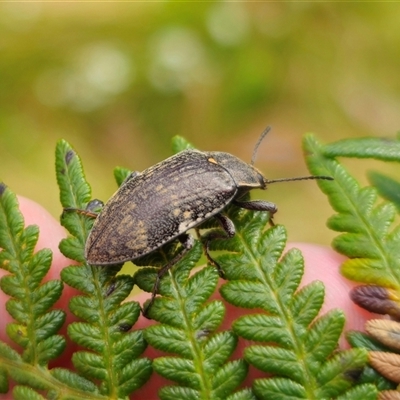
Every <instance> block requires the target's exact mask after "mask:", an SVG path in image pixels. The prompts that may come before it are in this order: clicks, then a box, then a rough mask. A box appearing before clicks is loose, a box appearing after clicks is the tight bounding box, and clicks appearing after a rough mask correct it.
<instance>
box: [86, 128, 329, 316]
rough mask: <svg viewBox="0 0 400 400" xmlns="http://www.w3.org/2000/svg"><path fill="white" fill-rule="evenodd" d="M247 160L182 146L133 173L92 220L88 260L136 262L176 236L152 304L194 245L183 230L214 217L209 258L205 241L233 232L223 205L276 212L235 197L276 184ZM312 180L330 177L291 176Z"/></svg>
mask: <svg viewBox="0 0 400 400" xmlns="http://www.w3.org/2000/svg"><path fill="white" fill-rule="evenodd" d="M266 132H267V131H265V132H264V134H263V136H265V134H266ZM260 141H261V139H260ZM260 141H259V143H260ZM259 143H258V144H259ZM258 144H257V146H256V149H257V147H258ZM256 149H255V151H256ZM254 154H255V153H254ZM253 158H254V156H253ZM252 163H253V161H252ZM252 163H251V164H248V163H246V162H244V161H242V160H240V159H239V158H237V157H235V156H233V155H231V154H229V153H223V152H213V151H212V152H202V151H198V150H184V151H182V152H180V153H178V154H176V155H174V156H172V157H170V158H168V159H166V160H164V161H161V162H160V163H158V164H156V165H154V166H152V167H150V168H148V169H146V170H145V171H143V172H142V173H137V172H135V173H132V174H131V175H130V176H129V177H128V178H127V179H126V180H125V181H124V182H123V184H122V185H121V187H120V188H119V189H118V191H117V192H116V193H115V194H114V195H113V196H112V197H111V199H110V200H109V201H108V202H107V203H106V205H105V206H104V208H103V209H102V210H101V212H100V214H99V215H98V217H97V218H96V220H95V222H94V225H93V228H92V231H91V232H90V234H89V237H88V239H87V242H86V247H85V258H86V260H87V262H88V263H89V264H91V265H109V264H119V263H123V262H125V261H130V260H135V259H137V258H139V257H142V256H144V255H146V254H149V253H151V252H152V251H154V250H157V249H159V248H160V247H161V246H163V245H164V244H166V243H167V242H170V241H172V240H174V239H178V238H179V240H180V241H181V242H182V244H183V246H184V250H183V251H182V252H181V253H180V254H179V255H178V256H177V257H176V258H175V259H173V260H171V261H170V262H169V263H168V264H167V265H166V266H164V267H163V268H161V270H160V272H159V274H158V279H157V282H156V283H155V286H154V289H153V298H152V301H151V302H150V304H151V303H152V302H153V300H154V296H155V295H156V292H157V287H158V283H159V279H160V278H161V276H162V275H163V274H164V273H165V272H166V271H167V270H168V269H169V268H170V267H171V266H172V265H174V264H175V263H176V262H177V261H178V259H179V258H181V257H182V255H183V253H184V252H185V251H187V250H188V249H189V248H190V247H191V246H192V245H193V238H192V237H191V236H190V235H188V234H187V233H186V232H187V231H188V230H189V229H191V228H194V227H196V226H197V225H200V224H201V223H203V222H204V221H206V220H208V219H209V218H212V217H215V218H217V219H218V221H219V222H220V224H221V226H222V228H223V232H222V231H221V233H216V232H215V231H214V232H213V233H211V234H209V235H208V236H207V239H206V255H207V257H208V258H209V260H210V261H211V262H213V260H212V258H211V257H210V256H209V254H208V243H209V241H210V240H212V239H215V238H229V237H232V236H233V235H234V234H235V227H234V225H233V223H232V222H231V221H230V220H229V219H228V218H227V217H226V216H224V215H223V214H222V212H223V210H224V208H225V207H226V206H227V205H228V204H230V203H234V204H235V205H237V206H238V207H243V208H246V209H251V210H259V211H268V212H270V213H271V215H273V214H274V213H275V212H276V211H277V207H276V206H275V204H273V203H270V202H267V201H261V200H258V201H245V202H244V201H240V199H241V197H242V196H243V195H244V194H246V193H247V192H249V191H250V190H252V189H257V188H258V189H265V188H266V186H267V184H268V183H272V182H275V181H274V180H267V179H266V178H265V177H264V176H263V175H262V174H261V173H260V172H259V171H258V170H257V169H256V168H255V167H254V166H253V165H252ZM313 178H318V179H329V178H328V177H315V176H311V177H302V178H293V179H295V180H296V179H313ZM293 179H289V180H293ZM214 264H215V265H216V263H215V262H214ZM216 266H217V267H218V269H219V272H220V273H222V271H221V269H220V268H219V266H218V265H216ZM147 310H148V308H147Z"/></svg>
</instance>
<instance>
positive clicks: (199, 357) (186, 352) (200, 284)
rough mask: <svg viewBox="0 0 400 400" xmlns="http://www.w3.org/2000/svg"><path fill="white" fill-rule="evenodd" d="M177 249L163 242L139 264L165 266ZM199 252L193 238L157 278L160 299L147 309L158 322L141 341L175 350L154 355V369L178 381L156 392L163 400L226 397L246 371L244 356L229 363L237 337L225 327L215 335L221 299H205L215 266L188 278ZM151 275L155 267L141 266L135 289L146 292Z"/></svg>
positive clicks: (211, 288)
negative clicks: (185, 251)
mask: <svg viewBox="0 0 400 400" xmlns="http://www.w3.org/2000/svg"><path fill="white" fill-rule="evenodd" d="M176 251H179V250H177V249H176V247H175V245H174V244H172V245H170V246H166V247H164V248H163V249H162V250H161V251H160V252H159V258H156V256H155V255H152V256H151V259H149V258H147V259H145V260H141V263H140V265H142V264H144V265H145V264H146V263H147V265H149V264H151V265H156V266H161V265H165V262H166V260H168V259H170V257H173V253H174V252H176ZM164 252H167V253H164ZM169 252H171V253H169ZM163 254H164V256H162V255H163ZM201 255H202V248H201V245H200V243H199V242H196V244H195V246H194V247H193V248H192V249H191V250H190V251H189V252H188V254H187V255H186V256H185V257H184V259H182V260H181V261H180V262H178V263H177V264H176V265H175V266H174V267H173V268H172V269H170V270H169V271H168V273H167V274H166V275H165V276H164V277H163V278H162V279H161V283H160V287H159V294H161V296H162V297H156V299H155V301H154V304H153V305H152V306H151V308H150V310H149V315H150V317H151V318H152V319H155V320H157V321H159V322H160V324H159V325H154V326H150V327H148V328H146V330H145V333H144V335H145V338H146V340H147V341H148V343H149V344H150V345H152V346H153V347H154V348H156V349H159V350H162V351H164V352H167V353H172V354H174V356H165V357H159V358H156V359H155V360H154V362H153V368H154V370H155V371H156V372H157V373H158V374H160V375H162V376H164V377H165V378H167V379H170V380H172V381H175V382H176V383H177V384H178V385H179V386H166V387H164V388H162V389H161V390H160V392H159V396H160V398H161V399H163V400H165V399H172V398H185V399H191V398H193V399H230V397H229V396H230V395H233V391H234V390H235V389H236V388H237V386H238V385H239V384H240V383H241V382H242V380H243V379H244V378H245V376H246V374H247V364H246V363H245V362H244V361H243V360H236V361H231V362H228V359H229V357H230V355H231V354H232V353H233V351H234V349H235V348H236V345H237V337H236V335H235V334H233V333H232V332H230V331H224V332H219V333H215V330H216V329H217V328H218V326H219V325H220V324H221V322H222V320H223V318H224V315H225V308H224V306H223V304H222V302H221V301H211V302H207V300H208V299H209V297H210V296H211V294H212V293H213V292H214V291H215V289H216V286H217V283H218V273H217V271H216V269H215V267H211V266H209V267H205V268H202V269H201V270H199V271H197V272H196V273H194V274H193V275H191V276H189V274H190V272H191V270H192V269H193V267H194V266H195V265H196V263H197V262H198V260H199V259H200V256H201ZM156 275H157V270H154V269H150V268H147V269H143V268H141V269H140V270H139V271H138V272H137V273H136V275H135V279H136V282H137V284H138V285H139V287H141V288H142V289H144V290H147V291H151V290H152V288H153V285H154V282H155V280H156ZM238 393H240V392H238ZM238 393H235V394H234V395H235V396H239V397H233V398H235V399H236V398H238V399H239V398H243V399H247V398H249V399H250V398H252V397H249V394H248V392H245V393H243V394H242V397H240V395H239V394H238Z"/></svg>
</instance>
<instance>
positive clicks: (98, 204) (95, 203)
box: [63, 199, 104, 218]
mask: <svg viewBox="0 0 400 400" xmlns="http://www.w3.org/2000/svg"><path fill="white" fill-rule="evenodd" d="M103 206H104V203H103V202H102V201H101V200H97V199H93V200H91V201H89V203H88V204H87V206H86V208H85V209H84V210H82V209H81V208H74V207H65V208H64V209H63V214H64V212H71V211H73V212H76V213H77V214H81V215H86V216H87V217H91V218H97V216H98V215H99V212H98V211H97V210H98V209H100V208H103Z"/></svg>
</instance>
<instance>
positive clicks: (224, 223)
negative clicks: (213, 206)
mask: <svg viewBox="0 0 400 400" xmlns="http://www.w3.org/2000/svg"><path fill="white" fill-rule="evenodd" d="M214 217H215V218H216V219H217V220H218V222H219V223H220V225H221V227H222V229H223V230H224V231H223V232H221V231H219V230H216V231H211V232H210V233H208V234H206V235H205V251H204V252H205V255H206V257H207V260H208V262H209V263H210V264H212V265H214V266H215V267H216V268H217V271H218V274H219V276H220V277H221V278H223V277H224V276H225V274H224V271H223V269H222V268H221V266H220V265H219V264H218V263H217V262H216V261H215V260H214V259H213V258H212V257H211V255H210V243H211V241H212V240H214V239H230V238H232V237H233V236H235V233H236V230H235V225H234V224H233V222H232V221H231V220H230V219H229V218H228V217H227V216H226V215H223V214H217V215H214Z"/></svg>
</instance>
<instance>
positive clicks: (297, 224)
mask: <svg viewBox="0 0 400 400" xmlns="http://www.w3.org/2000/svg"><path fill="white" fill-rule="evenodd" d="M399 42H400V25H399V24H398V9H397V6H396V5H395V4H391V3H385V4H384V3H379V4H378V3H346V4H339V3H326V4H325V3H323V4H322V3H321V4H313V3H304V2H300V3H296V2H294V3H293V2H282V3H252V2H249V3H245V2H243V3H235V2H233V3H228V2H226V3H225V2H204V3H189V2H188V3H185V2H176V3H175V2H165V3H162V2H156V3H153V2H149V3H146V2H138V3H136V2H135V3H101V2H100V3H57V2H56V3H46V2H42V3H12V2H10V3H1V4H0V159H1V164H0V176H1V178H2V179H3V180H4V181H5V182H6V183H8V184H9V185H10V186H11V187H12V188H13V190H14V191H16V192H18V193H21V194H24V195H26V196H29V197H31V198H33V199H35V200H37V201H39V202H41V203H42V204H43V205H45V206H46V207H48V208H50V209H51V211H52V212H53V214H54V215H56V214H58V213H60V210H59V209H58V208H57V207H58V205H57V204H58V201H57V192H56V189H55V185H54V176H53V166H52V163H53V155H52V152H53V151H52V149H53V148H54V143H55V142H56V140H57V139H59V138H60V137H63V138H65V139H67V140H68V141H70V142H72V143H74V144H75V147H76V148H77V149H78V150H79V152H80V154H82V156H83V157H84V158H85V159H88V160H90V162H89V165H90V166H89V168H87V170H88V175H89V176H88V179H89V180H90V181H92V182H94V187H93V189H94V195H95V196H96V197H99V198H101V199H102V200H107V198H108V197H109V196H110V195H111V194H112V192H113V191H114V187H113V178H112V176H110V174H109V172H108V171H111V170H112V169H113V167H114V166H115V165H122V166H125V167H128V168H130V169H135V170H136V169H137V170H142V169H144V168H146V167H148V166H150V165H152V164H154V163H155V162H157V161H159V160H161V159H162V158H165V157H166V156H168V155H170V154H171V151H170V145H169V143H170V139H171V137H172V136H173V135H176V134H182V135H184V136H185V137H187V138H188V139H189V140H190V141H191V142H192V143H194V144H195V146H196V147H197V148H200V149H207V150H211V149H218V150H226V151H229V152H232V153H234V154H235V155H238V156H239V157H242V158H243V159H245V160H250V157H251V152H252V148H253V145H254V143H255V142H256V140H257V136H258V134H259V133H260V132H261V131H262V130H263V128H264V127H265V126H266V125H267V124H272V125H273V127H274V129H273V132H272V133H271V134H270V137H269V138H268V139H267V142H266V143H267V144H265V145H264V146H262V147H261V148H260V150H259V154H258V157H257V166H258V167H259V168H260V169H261V170H263V171H265V172H266V175H267V176H268V177H271V178H273V177H281V176H291V175H299V174H301V173H305V171H306V169H305V167H304V163H303V161H302V155H301V152H300V137H301V135H302V134H303V133H304V131H306V130H313V131H317V132H318V134H319V136H320V137H321V135H323V134H325V135H326V139H327V140H328V139H329V140H330V141H331V140H332V139H333V138H344V137H348V136H352V137H355V136H362V135H371V134H373V135H375V136H376V135H388V136H389V135H390V136H392V135H393V133H394V132H395V131H396V130H397V129H398V128H399V113H398V103H399V100H400V95H399V93H400V92H399V89H400V75H399V74H398V71H399V70H400V53H399V52H398V49H399V45H400V43H399ZM322 138H323V136H322ZM300 171H301V172H300ZM99 175H100V176H104V179H103V180H102V181H101V182H99V181H95V180H94V177H96V179H97V177H98V176H99ZM92 177H93V178H92ZM315 186H316V185H315V184H313V183H302V184H300V183H299V184H287V185H286V184H284V185H282V186H279V188H278V187H276V188H275V187H274V188H273V190H272V188H271V190H269V192H268V199H269V200H272V201H275V202H277V203H278V204H279V206H280V213H279V215H277V221H278V222H281V223H285V224H286V225H287V227H288V229H289V232H298V233H297V236H294V237H293V238H294V239H297V240H299V239H302V240H315V241H320V242H327V241H328V239H327V240H324V239H323V235H321V232H324V231H325V228H324V227H323V226H322V224H319V226H320V230H318V229H319V228H318V225H317V226H315V224H313V223H312V221H313V220H315V221H322V220H324V216H325V215H328V212H329V211H328V206H327V205H324V202H323V200H322V199H323V197H322V196H320V197H318V190H317V188H316V187H315ZM274 193H276V195H275V194H274ZM259 196H260V197H261V196H263V194H260V195H259ZM265 196H266V194H265V195H264V197H265ZM315 198H316V199H317V200H315ZM318 199H321V203H322V204H321V214H317V215H314V214H315V210H307V204H309V202H310V201H318ZM323 207H326V208H325V209H324V208H323ZM300 210H301V213H302V217H301V218H296V214H298V213H299V211H300ZM324 213H325V215H324ZM305 214H306V216H307V219H308V220H310V227H313V228H312V229H313V230H312V231H310V232H309V231H308V230H307V229H305V227H304V215H305ZM302 235H303V236H302Z"/></svg>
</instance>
